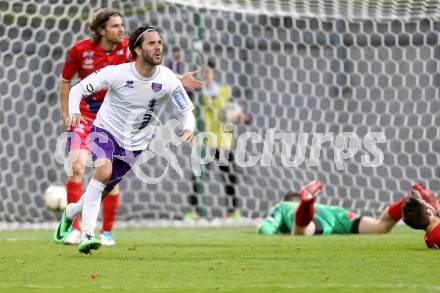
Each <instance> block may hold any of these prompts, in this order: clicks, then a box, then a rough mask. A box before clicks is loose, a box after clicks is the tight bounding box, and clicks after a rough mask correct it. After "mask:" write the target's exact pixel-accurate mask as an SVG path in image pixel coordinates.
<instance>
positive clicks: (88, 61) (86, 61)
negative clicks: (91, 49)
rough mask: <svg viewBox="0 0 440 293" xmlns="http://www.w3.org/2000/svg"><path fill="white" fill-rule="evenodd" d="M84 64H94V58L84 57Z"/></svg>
mask: <svg viewBox="0 0 440 293" xmlns="http://www.w3.org/2000/svg"><path fill="white" fill-rule="evenodd" d="M83 63H84V65H90V64H93V59H92V58H87V59H84V62H83Z"/></svg>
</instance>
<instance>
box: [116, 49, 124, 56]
mask: <svg viewBox="0 0 440 293" xmlns="http://www.w3.org/2000/svg"><path fill="white" fill-rule="evenodd" d="M116 55H117V56H121V55H124V50H123V49H120V50H117V51H116Z"/></svg>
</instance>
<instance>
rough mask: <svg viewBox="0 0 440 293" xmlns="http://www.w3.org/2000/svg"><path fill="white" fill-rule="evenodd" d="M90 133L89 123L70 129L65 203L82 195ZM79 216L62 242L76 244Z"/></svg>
mask: <svg viewBox="0 0 440 293" xmlns="http://www.w3.org/2000/svg"><path fill="white" fill-rule="evenodd" d="M89 133H90V125H89V124H85V123H81V124H80V125H79V126H78V127H76V128H74V129H71V131H70V132H69V134H70V136H69V139H68V142H67V143H68V148H69V158H68V164H69V167H70V170H71V172H72V173H71V176H68V177H67V180H66V192H67V203H68V204H70V203H76V202H78V201H79V200H80V198H81V196H82V195H83V193H84V192H83V178H84V172H85V167H86V160H87V157H88V155H89V150H88V146H87V142H86V140H87V135H88V134H89ZM79 223H80V217H77V218H76V219H75V220H74V222H73V229H72V231H71V232H70V234H69V235H68V236H67V238H66V239H65V240H64V244H78V243H79V236H80V226H79Z"/></svg>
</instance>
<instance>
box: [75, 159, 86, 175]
mask: <svg viewBox="0 0 440 293" xmlns="http://www.w3.org/2000/svg"><path fill="white" fill-rule="evenodd" d="M85 168H86V166H85V164H84V163H83V162H81V160H76V161H74V162H73V163H72V177H81V178H82V177H83V176H84V171H85Z"/></svg>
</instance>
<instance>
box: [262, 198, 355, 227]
mask: <svg viewBox="0 0 440 293" xmlns="http://www.w3.org/2000/svg"><path fill="white" fill-rule="evenodd" d="M298 205H299V202H295V201H282V202H279V203H278V204H276V205H275V206H274V207H273V208H272V209H271V210H270V212H269V216H268V217H267V218H266V219H265V220H264V221H263V223H261V224H260V226H259V227H258V229H257V232H258V233H259V234H279V233H288V234H290V233H292V228H293V226H294V224H295V211H296V209H297V208H298ZM352 215H353V213H351V212H349V211H347V210H346V209H344V208H341V207H335V206H328V205H322V204H315V215H314V217H313V221H314V222H316V221H318V222H319V223H320V224H321V226H322V234H327V235H329V234H349V233H350V232H351V228H352V226H353V222H354V218H353V217H352Z"/></svg>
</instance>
